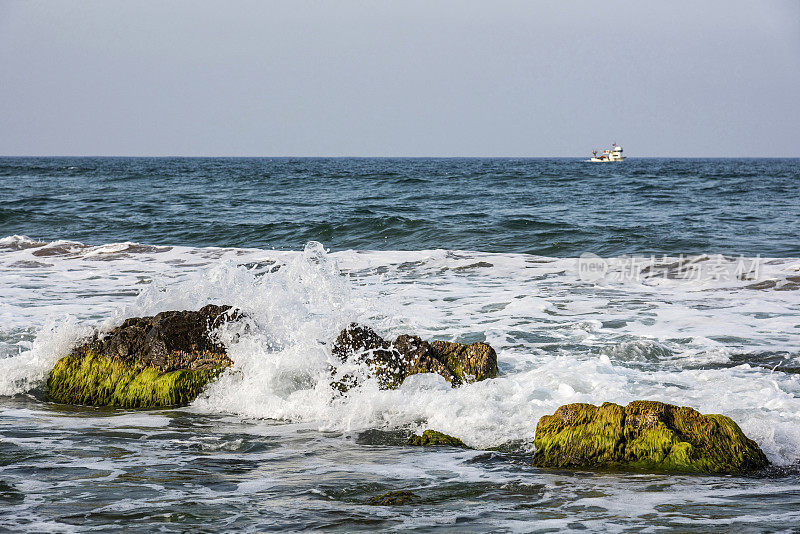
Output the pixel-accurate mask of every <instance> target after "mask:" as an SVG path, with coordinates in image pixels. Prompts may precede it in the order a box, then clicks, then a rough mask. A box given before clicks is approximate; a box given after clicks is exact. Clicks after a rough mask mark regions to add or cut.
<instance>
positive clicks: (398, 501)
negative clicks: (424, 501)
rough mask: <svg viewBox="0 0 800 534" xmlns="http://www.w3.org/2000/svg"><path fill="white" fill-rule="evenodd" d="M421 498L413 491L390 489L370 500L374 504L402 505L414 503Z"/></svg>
mask: <svg viewBox="0 0 800 534" xmlns="http://www.w3.org/2000/svg"><path fill="white" fill-rule="evenodd" d="M418 500H419V496H418V495H417V494H416V493H414V492H412V491H404V490H401V491H389V492H387V493H384V494H382V495H377V496H375V497H372V498H371V499H370V500H369V504H371V505H373V506H402V505H405V504H412V503H413V502H415V501H418Z"/></svg>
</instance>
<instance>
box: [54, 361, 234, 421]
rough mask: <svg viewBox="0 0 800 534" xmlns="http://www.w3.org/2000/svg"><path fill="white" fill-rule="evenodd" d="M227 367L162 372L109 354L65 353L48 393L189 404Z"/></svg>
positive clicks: (59, 398)
mask: <svg viewBox="0 0 800 534" xmlns="http://www.w3.org/2000/svg"><path fill="white" fill-rule="evenodd" d="M223 369H224V367H223V366H213V367H208V368H200V369H180V370H177V371H167V372H164V371H161V370H159V369H157V368H156V367H154V366H152V365H144V364H142V363H141V362H131V361H121V360H117V359H114V358H110V357H108V356H96V355H94V354H91V353H89V354H85V355H83V356H77V357H73V356H66V357H64V358H61V359H60V360H59V361H58V362H57V363H56V365H55V367H53V370H52V371H51V372H50V376H49V377H48V379H47V396H48V397H49V398H50V400H52V401H55V402H61V403H65V404H81V405H90V406H117V407H121V408H156V407H161V406H180V405H186V404H189V403H190V402H191V401H192V400H194V399H195V397H197V395H199V394H200V392H201V391H202V390H203V388H204V387H205V386H206V384H208V383H209V382H210V381H211V380H213V379H214V378H216V377H217V376H218V375H219V373H220V372H222V370H223Z"/></svg>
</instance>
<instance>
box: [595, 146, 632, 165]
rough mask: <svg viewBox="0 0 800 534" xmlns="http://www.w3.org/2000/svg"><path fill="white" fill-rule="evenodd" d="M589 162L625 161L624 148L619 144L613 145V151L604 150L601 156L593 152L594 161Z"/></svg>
mask: <svg viewBox="0 0 800 534" xmlns="http://www.w3.org/2000/svg"><path fill="white" fill-rule="evenodd" d="M589 161H595V162H601V161H603V162H605V161H625V156H623V155H622V147H621V146H619V145H618V144H617V143H613V144H612V145H611V150H603V151H602V152H601V153H600V155H599V156H598V155H597V150H592V159H590V160H589Z"/></svg>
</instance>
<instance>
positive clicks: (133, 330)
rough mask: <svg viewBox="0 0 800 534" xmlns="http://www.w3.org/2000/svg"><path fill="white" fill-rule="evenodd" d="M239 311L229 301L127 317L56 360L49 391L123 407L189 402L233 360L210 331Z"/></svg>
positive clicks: (70, 399) (70, 400) (52, 395)
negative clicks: (229, 304)
mask: <svg viewBox="0 0 800 534" xmlns="http://www.w3.org/2000/svg"><path fill="white" fill-rule="evenodd" d="M238 317H239V314H238V313H237V312H236V311H235V310H233V309H232V308H230V307H229V306H215V305H208V306H205V307H204V308H202V309H200V310H197V311H167V312H162V313H159V314H157V315H154V316H151V317H133V318H131V319H127V320H126V321H125V322H123V323H122V325H120V326H118V327H116V328H114V329H112V330H111V331H109V332H103V333H101V332H97V333H95V335H94V337H93V338H92V339H90V340H89V341H87V342H86V343H84V344H82V345H80V346H78V347H76V348H75V349H74V350H73V351H72V352H71V353H70V354H69V355H68V356H65V357H64V358H62V359H61V360H59V361H58V362H57V363H56V365H55V366H54V367H53V369H52V371H51V372H50V375H49V376H48V379H47V396H48V398H49V399H50V400H52V401H55V402H61V403H66V404H81V405H91V406H118V407H125V408H156V407H161V406H180V405H186V404H189V403H190V402H191V401H192V400H194V398H195V397H197V395H198V394H200V392H201V391H202V390H203V388H204V387H205V386H206V384H208V383H209V382H210V381H211V380H213V379H214V378H216V377H217V376H218V375H219V374H220V373H221V372H222V371H223V370H224V369H225V368H226V367H228V366H229V365H230V364H231V360H230V358H228V356H227V354H226V352H225V348H224V347H223V346H221V345H220V344H219V343H217V342H216V341H215V340H214V339H212V338H211V337H210V336H209V332H210V331H211V330H213V329H214V328H216V327H217V326H219V325H221V324H222V323H223V322H226V321H233V320H236V319H238Z"/></svg>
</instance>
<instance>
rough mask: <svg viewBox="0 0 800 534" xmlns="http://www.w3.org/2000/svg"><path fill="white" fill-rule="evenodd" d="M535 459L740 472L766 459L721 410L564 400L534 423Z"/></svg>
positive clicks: (564, 464)
mask: <svg viewBox="0 0 800 534" xmlns="http://www.w3.org/2000/svg"><path fill="white" fill-rule="evenodd" d="M534 445H535V446H536V452H535V453H534V455H533V465H535V466H537V467H549V468H567V469H569V468H577V469H592V468H596V469H632V470H643V471H652V472H683V473H716V474H744V473H748V472H753V471H756V470H758V469H761V468H763V467H766V466H767V465H768V464H769V461H768V460H767V457H766V456H765V455H764V453H763V452H762V451H761V449H760V448H759V447H758V445H757V444H756V443H755V442H754V441H752V440H751V439H748V438H747V436H745V435H744V433H743V432H742V430H741V429H740V428H739V426H738V425H737V424H736V423H735V422H734V421H733V420H732V419H731V418H730V417H725V416H724V415H703V414H701V413H699V412H697V411H696V410H694V409H692V408H687V407H679V406H673V405H671V404H664V403H662V402H654V401H634V402H631V403H630V404H628V405H627V406H624V407H623V406H620V405H618V404H613V403H609V402H607V403H605V404H603V405H602V406H594V405H592V404H568V405H565V406H561V407H560V408H558V410H556V412H555V414H553V415H546V416H544V417H542V418H541V419H540V420H539V423H538V424H537V425H536V438H535V440H534Z"/></svg>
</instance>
